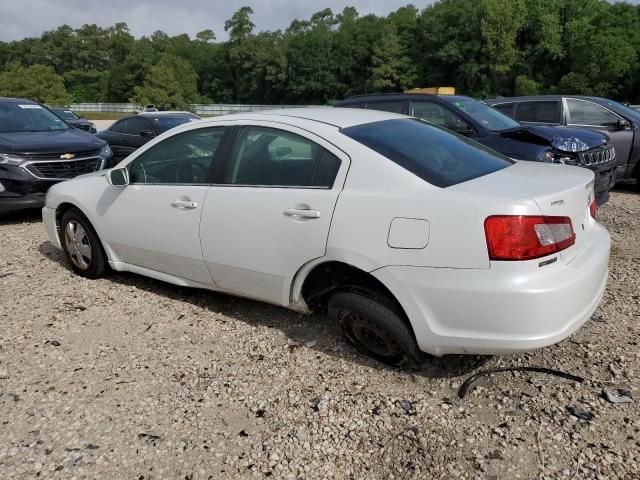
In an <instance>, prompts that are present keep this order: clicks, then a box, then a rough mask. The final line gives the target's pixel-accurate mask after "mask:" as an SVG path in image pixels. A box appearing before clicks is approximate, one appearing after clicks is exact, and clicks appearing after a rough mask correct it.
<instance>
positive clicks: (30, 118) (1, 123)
mask: <svg viewBox="0 0 640 480" xmlns="http://www.w3.org/2000/svg"><path fill="white" fill-rule="evenodd" d="M68 128H69V125H68V124H67V123H65V122H64V121H63V120H61V119H60V117H58V116H57V115H54V114H53V113H52V112H50V111H49V110H47V109H46V108H44V107H42V106H41V105H36V104H33V103H25V104H21V103H13V102H7V103H0V133H15V132H50V131H53V130H67V129H68Z"/></svg>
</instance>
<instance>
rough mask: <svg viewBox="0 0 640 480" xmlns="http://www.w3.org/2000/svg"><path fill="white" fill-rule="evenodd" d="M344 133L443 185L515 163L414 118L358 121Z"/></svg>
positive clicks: (404, 166)
mask: <svg viewBox="0 0 640 480" xmlns="http://www.w3.org/2000/svg"><path fill="white" fill-rule="evenodd" d="M342 133H343V134H345V135H347V136H348V137H351V138H352V139H354V140H356V141H357V142H360V143H361V144H363V145H365V146H367V147H369V148H370V149H371V150H374V151H376V152H378V153H379V154H381V155H383V156H385V157H387V158H388V159H389V160H391V161H393V162H395V163H397V164H398V165H400V166H401V167H403V168H405V169H407V170H409V171H410V172H412V173H414V174H415V175H417V176H418V177H420V178H422V179H423V180H426V181H427V182H429V183H431V184H433V185H435V186H437V187H442V188H445V187H450V186H451V185H456V184H458V183H462V182H466V181H468V180H472V179H474V178H478V177H482V176H484V175H488V174H490V173H493V172H496V171H498V170H502V169H503V168H506V167H508V166H510V165H512V164H513V163H514V162H513V161H511V160H509V159H508V158H507V157H505V156H504V155H501V154H500V153H498V152H494V151H493V150H491V149H489V148H486V147H484V146H482V145H480V144H479V143H476V142H473V141H471V140H467V139H466V138H464V137H462V136H460V135H456V134H455V133H453V132H450V131H448V130H445V129H444V128H439V127H436V126H434V125H429V124H427V123H426V122H423V121H420V120H416V119H413V118H407V119H396V120H385V121H382V122H373V123H367V124H364V125H356V126H354V127H349V128H345V129H342Z"/></svg>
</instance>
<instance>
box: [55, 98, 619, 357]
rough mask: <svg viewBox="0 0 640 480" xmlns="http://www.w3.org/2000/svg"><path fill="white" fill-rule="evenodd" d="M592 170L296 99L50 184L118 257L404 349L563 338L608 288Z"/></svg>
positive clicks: (76, 266)
mask: <svg viewBox="0 0 640 480" xmlns="http://www.w3.org/2000/svg"><path fill="white" fill-rule="evenodd" d="M593 180H594V177H593V173H592V172H591V171H589V170H587V169H583V168H577V167H569V166H564V165H549V164H538V163H534V162H514V161H512V160H509V159H508V158H506V157H504V156H502V155H500V154H498V153H496V152H494V151H492V150H489V149H487V148H485V147H483V146H481V145H479V144H477V143H474V142H471V141H468V140H466V139H464V138H462V137H460V136H458V135H456V134H454V133H452V132H450V131H448V130H444V129H442V128H440V127H437V126H434V125H431V124H429V123H426V122H423V121H421V120H417V119H414V118H409V117H405V116H401V115H396V114H391V113H385V112H379V111H372V110H356V109H331V108H327V109H324V108H319V109H296V110H289V111H268V112H260V113H250V114H240V115H230V116H225V117H216V118H212V119H208V120H202V121H197V122H193V123H188V124H185V125H182V126H180V127H177V128H175V129H172V130H170V131H168V132H166V133H165V134H163V135H161V136H159V137H157V138H156V139H154V140H153V141H151V142H149V143H148V144H146V145H145V146H144V147H142V148H140V149H139V150H138V151H136V152H135V153H134V154H132V155H130V156H129V157H127V158H126V159H125V160H123V161H122V162H121V163H120V164H119V165H117V167H115V168H113V169H111V170H106V171H102V172H95V173H93V174H89V175H85V176H83V177H78V178H76V179H73V180H70V181H66V182H64V183H60V184H57V185H55V186H53V187H52V188H51V189H50V190H49V193H48V195H47V198H46V206H45V207H44V209H43V218H44V225H45V228H46V231H47V234H48V237H49V240H50V241H51V243H52V244H54V245H55V246H57V247H59V248H62V249H63V250H64V253H65V255H66V258H67V260H68V263H69V265H70V267H71V268H72V269H73V270H74V271H75V272H76V273H78V274H80V275H83V276H85V277H88V278H96V277H100V276H102V275H103V274H105V273H106V272H107V270H108V269H109V267H110V268H111V269H113V270H118V271H128V272H134V273H138V274H141V275H146V276H149V277H153V278H156V279H159V280H163V281H166V282H170V283H173V284H176V285H182V286H190V287H198V288H205V289H210V290H215V291H220V292H226V293H230V294H233V295H240V296H243V297H249V298H253V299H258V300H261V301H264V302H269V303H273V304H276V305H282V306H284V307H287V308H290V309H293V310H297V311H301V312H309V311H311V310H327V311H328V314H329V317H330V318H332V319H333V320H335V321H337V322H338V324H339V325H340V327H341V329H342V331H343V332H344V334H345V336H346V337H347V338H348V339H349V340H350V341H351V342H352V343H353V344H354V345H355V346H356V347H357V348H358V349H360V350H361V351H363V352H365V353H367V354H369V355H371V356H373V357H374V358H376V359H378V360H380V361H383V362H386V363H389V364H392V365H396V366H409V365H414V364H416V363H417V362H418V361H419V359H420V356H421V351H422V352H427V353H429V354H433V355H443V354H449V353H491V354H494V353H509V352H517V351H522V350H530V349H535V348H539V347H543V346H546V345H550V344H553V343H555V342H558V341H560V340H561V339H563V338H565V337H567V336H568V335H570V334H571V333H572V332H574V331H575V330H576V329H577V328H579V327H580V326H581V325H582V324H583V323H584V322H585V321H586V320H587V319H588V318H589V316H590V315H591V313H592V312H593V311H594V310H595V308H596V307H597V305H598V303H599V301H600V299H601V298H602V295H603V292H604V289H605V284H606V279H607V268H608V259H609V249H610V238H609V234H608V233H607V231H606V230H605V229H604V228H603V227H602V226H600V225H599V224H598V223H597V222H596V220H595V203H594V195H593Z"/></svg>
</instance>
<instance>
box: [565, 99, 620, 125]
mask: <svg viewBox="0 0 640 480" xmlns="http://www.w3.org/2000/svg"><path fill="white" fill-rule="evenodd" d="M567 107H569V118H570V121H569V122H570V124H571V125H591V126H596V127H611V126H615V125H617V124H618V120H620V117H618V116H617V115H616V114H615V113H613V112H611V111H609V110H607V109H606V108H604V107H601V106H600V105H596V104H595V103H591V102H587V101H585V100H577V99H574V98H569V99H568V100H567Z"/></svg>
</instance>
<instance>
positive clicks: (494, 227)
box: [484, 215, 576, 260]
mask: <svg viewBox="0 0 640 480" xmlns="http://www.w3.org/2000/svg"><path fill="white" fill-rule="evenodd" d="M484 232H485V235H486V237H487V248H488V249H489V258H490V259H491V260H531V259H532V258H539V257H544V256H545V255H551V254H552V253H556V252H559V251H561V250H564V249H565V248H568V247H570V246H571V245H573V244H574V243H575V241H576V235H575V233H574V232H573V226H572V225H571V219H570V218H569V217H543V216H524V215H496V216H492V217H488V218H487V219H486V220H485V221H484Z"/></svg>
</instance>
